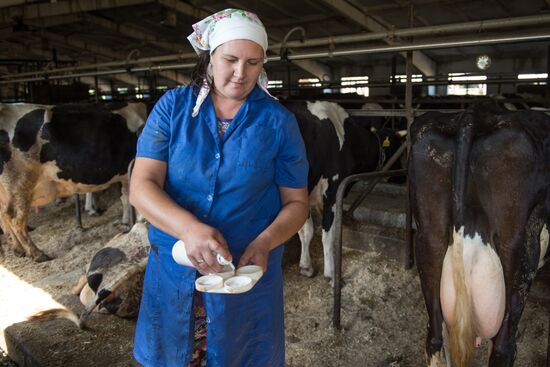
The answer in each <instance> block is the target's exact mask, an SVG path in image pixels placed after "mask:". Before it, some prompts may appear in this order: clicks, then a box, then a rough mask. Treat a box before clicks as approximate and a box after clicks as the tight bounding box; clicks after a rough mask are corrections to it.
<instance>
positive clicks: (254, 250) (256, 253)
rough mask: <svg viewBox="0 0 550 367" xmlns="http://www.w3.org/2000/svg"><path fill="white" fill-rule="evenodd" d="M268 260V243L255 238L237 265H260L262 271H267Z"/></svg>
mask: <svg viewBox="0 0 550 367" xmlns="http://www.w3.org/2000/svg"><path fill="white" fill-rule="evenodd" d="M268 260H269V244H268V243H266V242H264V241H261V240H260V239H259V238H256V239H255V240H254V241H252V242H250V244H249V245H248V247H247V248H246V251H245V252H244V254H243V256H241V259H240V260H239V267H241V266H244V265H247V264H251V263H252V264H254V265H258V266H261V267H262V269H263V271H264V273H265V272H266V271H267V262H268Z"/></svg>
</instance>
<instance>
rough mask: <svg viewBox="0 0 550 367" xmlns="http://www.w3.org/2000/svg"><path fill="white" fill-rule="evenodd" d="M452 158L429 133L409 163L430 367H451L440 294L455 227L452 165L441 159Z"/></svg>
mask: <svg viewBox="0 0 550 367" xmlns="http://www.w3.org/2000/svg"><path fill="white" fill-rule="evenodd" d="M426 152H431V154H429V155H428V154H426ZM449 155H450V156H451V157H452V153H451V152H450V148H449V144H445V142H444V139H443V137H441V136H440V135H439V134H438V133H437V132H427V133H425V134H424V135H423V137H422V138H421V139H420V140H418V141H416V142H415V143H414V144H413V146H412V148H411V156H410V161H409V185H410V190H409V195H410V197H409V200H410V201H411V207H412V209H413V216H414V218H415V220H416V224H417V228H418V230H417V232H416V236H415V261H416V266H417V269H418V273H419V276H420V283H421V286H422V294H423V296H424V302H425V304H426V310H427V312H428V334H427V337H426V358H427V364H428V366H430V367H442V366H448V365H450V358H449V357H450V355H449V354H448V353H446V335H447V330H446V327H445V325H444V319H443V312H442V308H441V295H440V286H441V275H442V269H443V259H444V258H445V253H446V252H447V247H448V244H449V239H450V228H451V210H450V208H451V194H450V193H451V165H450V164H448V163H446V161H444V160H442V159H440V157H446V156H449Z"/></svg>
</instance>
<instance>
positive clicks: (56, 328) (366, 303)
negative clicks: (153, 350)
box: [0, 194, 549, 367]
mask: <svg viewBox="0 0 550 367" xmlns="http://www.w3.org/2000/svg"><path fill="white" fill-rule="evenodd" d="M103 202H104V204H103V205H104V206H105V207H107V208H108V209H107V211H106V212H105V213H104V214H103V215H102V216H100V217H93V218H90V217H88V216H86V215H84V216H83V225H84V227H85V228H86V229H85V230H80V229H78V228H76V226H75V224H74V207H73V204H72V201H71V200H69V201H68V202H66V203H64V204H61V205H50V206H48V207H46V208H43V209H42V210H41V211H40V213H39V214H35V213H32V215H31V220H30V225H31V226H32V227H35V228H36V229H35V230H34V231H33V232H31V236H32V238H33V239H34V241H35V243H36V244H37V245H38V246H39V247H40V248H41V249H43V250H44V251H45V252H46V253H47V254H48V255H50V256H52V257H53V258H54V259H53V260H51V261H49V262H46V263H42V264H35V263H33V262H32V261H31V260H30V259H27V258H17V257H14V255H13V253H12V251H11V250H9V249H7V246H6V240H5V238H3V237H4V236H2V239H1V240H2V244H3V246H4V249H5V257H4V259H3V260H0V269H1V267H3V268H4V269H5V271H7V272H9V273H11V274H14V275H15V276H16V277H18V278H19V279H21V280H23V281H25V282H26V283H29V284H32V285H33V286H34V287H36V288H39V289H42V290H44V291H46V292H47V293H49V294H51V295H52V296H53V298H55V299H56V300H58V301H60V302H61V303H63V304H65V305H67V306H69V307H73V308H75V309H77V310H78V305H77V304H78V299H77V298H76V296H73V295H70V294H69V293H70V288H71V287H72V286H73V285H74V283H75V282H76V280H77V279H78V277H79V276H80V275H82V274H83V272H84V269H85V266H86V264H87V262H88V261H89V260H90V258H91V257H92V255H93V254H94V252H95V251H97V250H98V249H99V248H101V247H102V246H103V245H104V244H105V243H106V242H107V241H108V240H109V239H110V238H112V237H113V236H114V235H115V234H116V233H117V232H118V231H119V230H118V229H117V227H116V226H115V225H113V223H114V222H115V221H116V220H117V219H118V218H119V217H120V210H121V206H120V203H119V201H118V200H116V199H115V196H114V195H113V194H110V195H106V197H104V198H103ZM319 242H320V241H319V240H318V239H317V240H316V241H315V243H314V244H313V247H312V250H313V255H314V256H313V259H314V263H315V266H316V269H317V270H318V272H317V275H316V276H314V277H313V278H304V277H302V276H300V275H299V274H298V270H297V268H298V260H299V250H300V248H299V242H298V241H297V239H296V238H294V239H293V240H291V241H290V243H289V244H288V246H287V251H286V254H285V260H284V264H283V266H284V276H285V297H286V303H285V308H286V317H285V324H286V338H287V357H286V361H287V366H289V367H307V366H346V367H349V366H369V367H371V366H372V367H378V366H392V367H405V366H414V367H417V366H423V365H425V362H424V340H425V335H426V323H427V317H426V312H425V308H424V302H423V299H422V296H421V292H420V283H419V280H418V275H417V272H416V270H414V269H413V270H404V269H403V268H402V267H401V265H399V264H397V263H394V262H391V261H388V260H386V259H383V258H381V257H380V256H379V255H377V254H375V253H365V252H361V251H357V250H345V253H344V258H343V264H344V271H343V274H344V275H343V276H344V282H345V286H344V288H343V290H342V305H343V308H342V330H341V331H335V330H334V329H333V328H332V327H331V319H332V289H331V287H330V285H329V283H328V282H327V281H326V280H325V279H324V278H323V276H322V269H321V264H322V256H321V254H322V249H321V246H320V243H319ZM5 277H6V279H7V277H8V276H5ZM1 280H2V274H0V281H1ZM2 292H5V293H4V295H3V294H2ZM6 292H8V291H6V290H4V291H3V290H1V289H0V320H2V319H4V318H7V317H8V316H9V315H10V314H13V310H12V309H10V308H9V307H6V306H5V305H4V302H5V300H6V299H7V298H6V297H9V296H10V295H9V294H8V293H6ZM548 294H549V292H548V288H546V287H544V286H543V284H542V282H540V281H539V282H537V283H536V284H535V286H534V289H533V291H532V294H531V297H530V301H529V303H528V305H527V307H526V310H525V312H524V316H523V319H522V323H521V325H520V332H519V338H518V339H519V343H518V357H517V361H516V366H520V367H536V366H543V365H544V361H545V358H546V343H547V335H548V312H547V308H546V306H544V303H543V302H546V304H548V302H549V297H548ZM26 307H28V305H24V304H21V309H24V308H26ZM0 323H1V321H0ZM91 326H92V327H93V330H92V331H80V330H78V329H76V327H75V326H74V325H73V324H71V323H69V322H68V321H65V320H58V321H46V322H26V321H21V322H18V323H16V324H14V325H12V326H9V327H8V328H7V331H6V332H7V333H9V334H10V335H12V336H15V337H16V339H17V340H25V341H26V342H25V346H21V345H19V346H12V348H16V347H17V348H20V349H21V348H28V349H29V350H31V352H32V353H33V354H35V355H36V356H37V358H38V359H40V361H41V364H40V365H41V366H64V367H71V366H79V367H86V366H100V365H103V366H134V365H135V363H134V362H133V361H132V357H131V347H132V335H133V328H134V321H132V320H122V319H118V318H116V317H113V316H100V315H97V316H95V317H94V318H93V319H92V322H91ZM8 353H10V354H11V352H10V350H9V348H8ZM485 354H486V346H484V347H482V348H480V350H479V353H478V359H477V361H476V363H475V366H483V365H486V362H484V361H485V360H486V358H485ZM0 366H4V364H1V362H0Z"/></svg>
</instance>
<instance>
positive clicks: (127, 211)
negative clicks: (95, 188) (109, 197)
mask: <svg viewBox="0 0 550 367" xmlns="http://www.w3.org/2000/svg"><path fill="white" fill-rule="evenodd" d="M129 194H130V190H129V185H128V182H121V188H120V201H121V202H122V221H121V226H122V227H124V228H125V229H126V231H129V230H130V228H131V222H132V221H133V218H132V207H131V205H130V196H129Z"/></svg>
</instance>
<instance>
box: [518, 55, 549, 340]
mask: <svg viewBox="0 0 550 367" xmlns="http://www.w3.org/2000/svg"><path fill="white" fill-rule="evenodd" d="M546 72H547V73H548V76H547V77H546V99H549V98H550V45H548V49H547V51H546ZM516 92H517V90H516ZM549 333H550V331H549Z"/></svg>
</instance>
